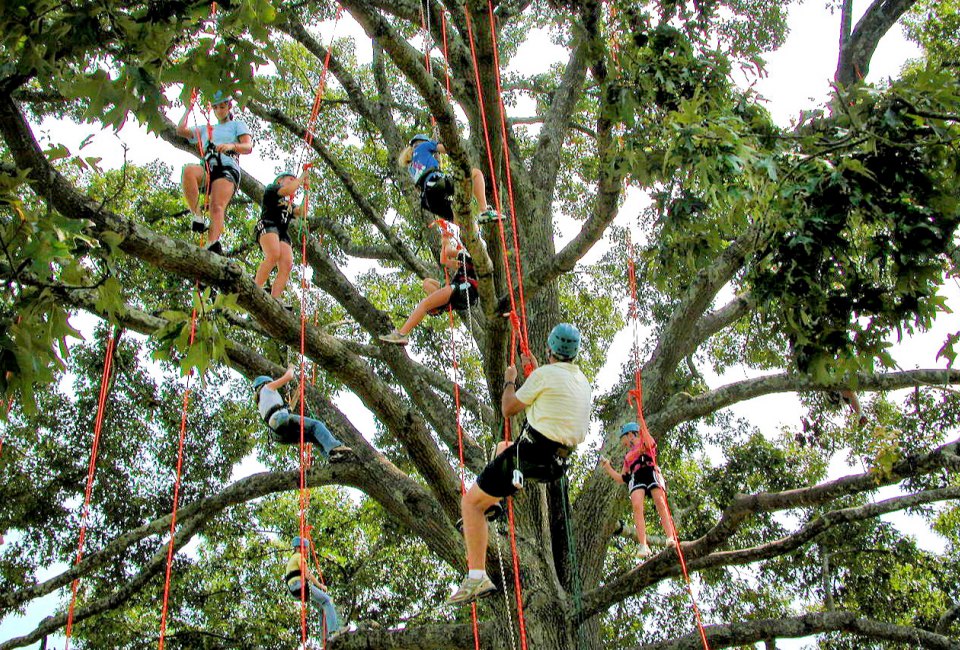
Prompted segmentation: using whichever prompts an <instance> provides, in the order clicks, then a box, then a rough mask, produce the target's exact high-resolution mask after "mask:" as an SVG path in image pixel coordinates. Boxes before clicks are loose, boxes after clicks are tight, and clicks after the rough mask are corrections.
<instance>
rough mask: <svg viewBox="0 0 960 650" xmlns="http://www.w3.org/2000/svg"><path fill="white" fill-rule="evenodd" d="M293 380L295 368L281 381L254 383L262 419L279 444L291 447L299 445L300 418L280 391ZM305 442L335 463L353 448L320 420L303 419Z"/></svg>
mask: <svg viewBox="0 0 960 650" xmlns="http://www.w3.org/2000/svg"><path fill="white" fill-rule="evenodd" d="M293 377H294V370H293V366H290V367H289V368H287V372H285V373H284V374H283V376H282V377H280V378H279V379H271V378H270V377H267V376H266V375H261V376H259V377H257V378H256V379H254V380H253V395H254V399H255V400H256V401H257V408H258V409H259V410H260V416H261V417H262V418H263V421H264V422H266V423H267V427H269V428H270V431H271V432H272V433H273V437H274V438H275V439H276V441H277V442H279V443H281V444H284V445H292V444H295V443H298V442H300V416H299V415H293V414H291V413H290V411H289V409H287V405H286V403H284V401H283V398H282V397H281V396H280V393H279V392H277V391H278V389H279V388H281V387H283V386H285V385H286V384H287V383H289V382H290V381H291V380H292V379H293ZM303 439H304V441H305V442H311V443H313V444H314V445H315V446H317V447H319V448H320V451H321V453H322V454H323V456H324V458H327V459H329V460H330V462H331V463H335V462H337V461H339V460H343V459H344V457H345V456H346V455H347V454H349V453H350V451H351V449H350V447H347V446H346V445H344V444H343V443H342V442H340V441H339V440H337V439H336V438H335V437H334V436H333V434H332V433H330V430H329V429H327V427H326V425H325V424H324V423H323V422H321V421H320V420H314V419H313V418H303Z"/></svg>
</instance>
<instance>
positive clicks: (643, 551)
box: [637, 544, 653, 560]
mask: <svg viewBox="0 0 960 650" xmlns="http://www.w3.org/2000/svg"><path fill="white" fill-rule="evenodd" d="M651 555H653V551H651V550H650V547H649V546H647V545H646V544H641V545H640V548H638V549H637V557H638V558H640V559H641V560H645V559H647V558H648V557H650V556H651Z"/></svg>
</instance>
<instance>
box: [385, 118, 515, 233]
mask: <svg viewBox="0 0 960 650" xmlns="http://www.w3.org/2000/svg"><path fill="white" fill-rule="evenodd" d="M438 153H441V154H445V153H447V150H446V149H444V148H443V145H442V144H440V143H439V142H437V141H436V140H433V139H431V138H430V136H428V135H426V134H423V133H418V134H417V135H415V136H413V138H411V139H410V144H409V145H407V147H406V148H405V149H404V150H403V151H401V152H400V156H399V157H398V161H399V162H400V164H401V165H402V166H404V167H406V168H407V171H408V172H409V173H410V177H411V178H412V179H413V182H414V184H415V185H416V186H417V189H418V190H420V205H421V206H422V207H423V208H425V209H426V210H429V211H430V212H432V213H433V214H435V215H437V216H438V217H440V218H441V219H446V220H447V221H454V215H453V179H452V178H450V177H449V176H448V175H447V174H444V173H443V172H442V171H440V161H439V160H437V156H436V155H437V154H438ZM470 179H471V180H472V181H473V198H475V199H476V200H477V204H478V205H479V206H481V207H483V206H486V207H484V208H483V211H482V212H481V213H480V214H479V215H477V223H478V224H481V225H482V224H487V223H493V222H495V221H499V220H500V219H501V216H500V215H499V214H497V211H496V210H495V209H493V208H492V207H491V206H490V205H489V204H488V203H487V197H486V191H487V186H486V183H485V181H484V178H483V172H481V171H480V170H479V169H477V168H476V167H474V168H472V169H471V170H470Z"/></svg>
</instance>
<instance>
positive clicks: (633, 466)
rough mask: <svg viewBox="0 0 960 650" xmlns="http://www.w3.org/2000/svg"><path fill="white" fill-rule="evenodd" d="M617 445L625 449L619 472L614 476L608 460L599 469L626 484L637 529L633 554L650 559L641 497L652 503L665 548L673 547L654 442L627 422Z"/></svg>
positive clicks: (648, 434) (672, 536)
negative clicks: (664, 537)
mask: <svg viewBox="0 0 960 650" xmlns="http://www.w3.org/2000/svg"><path fill="white" fill-rule="evenodd" d="M620 444H622V445H623V446H624V447H626V448H627V453H626V455H625V456H624V458H623V473H622V474H618V473H617V471H616V470H615V469H613V466H612V465H611V464H610V459H609V458H604V459H602V460H601V463H602V464H603V469H604V470H606V472H607V474H609V475H610V477H611V478H612V479H613V480H615V481H616V482H617V483H626V484H627V489H628V490H629V492H630V503H631V504H632V505H633V522H634V525H635V526H636V528H637V541H638V542H640V549H639V550H638V551H637V555H639V556H640V558H641V559H643V558H647V557H649V556H650V554H651V551H650V547H649V546H647V527H646V524H645V523H644V520H643V503H644V497H645V496H646V495H650V496H651V497H652V498H653V504H654V505H655V506H656V508H657V513H658V514H659V515H660V524H661V525H662V526H663V532H664V533H665V534H666V536H667V547H673V546H676V545H677V531H676V530H675V529H674V527H673V520H672V519H671V518H670V512H669V510H667V497H666V493H665V492H664V485H663V477H662V476H661V475H660V468H659V467H657V442H656V441H655V440H654V439H653V436H651V435H650V432H649V431H647V428H646V427H643V428H642V429H641V428H640V427H639V426H638V425H637V423H636V422H627V423H626V424H624V425H623V427H621V429H620Z"/></svg>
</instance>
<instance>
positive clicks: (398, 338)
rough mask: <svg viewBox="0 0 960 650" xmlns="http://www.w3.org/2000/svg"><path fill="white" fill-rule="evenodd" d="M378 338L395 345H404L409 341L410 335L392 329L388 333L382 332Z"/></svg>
mask: <svg viewBox="0 0 960 650" xmlns="http://www.w3.org/2000/svg"><path fill="white" fill-rule="evenodd" d="M380 340H381V341H383V342H384V343H395V344H396V345H406V344H407V343H409V342H410V337H409V336H407V335H406V334H401V333H400V332H398V331H397V330H393V331H392V332H390V333H389V334H384V335H383V336H381V337H380Z"/></svg>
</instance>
